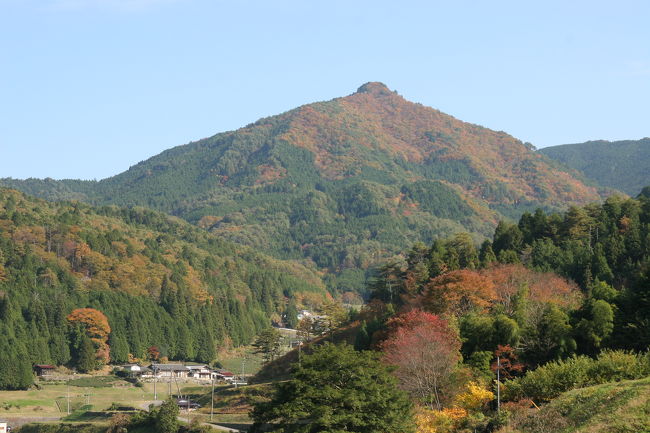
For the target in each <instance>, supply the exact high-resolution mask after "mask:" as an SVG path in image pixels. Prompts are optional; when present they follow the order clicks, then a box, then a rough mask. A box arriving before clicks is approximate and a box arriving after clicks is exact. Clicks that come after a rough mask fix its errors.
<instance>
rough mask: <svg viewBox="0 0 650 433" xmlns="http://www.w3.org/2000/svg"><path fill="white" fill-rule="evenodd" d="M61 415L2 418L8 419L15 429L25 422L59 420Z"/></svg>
mask: <svg viewBox="0 0 650 433" xmlns="http://www.w3.org/2000/svg"><path fill="white" fill-rule="evenodd" d="M60 419H61V417H59V416H29V417H27V416H26V417H2V418H0V420H2V421H6V422H7V424H8V425H9V427H11V428H12V429H15V428H17V427H20V426H22V425H25V424H31V423H34V422H52V421H58V420H60Z"/></svg>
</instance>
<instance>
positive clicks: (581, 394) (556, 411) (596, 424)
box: [500, 378, 650, 433]
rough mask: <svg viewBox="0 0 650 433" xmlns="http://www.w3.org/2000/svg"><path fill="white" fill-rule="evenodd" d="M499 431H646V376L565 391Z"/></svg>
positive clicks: (649, 428)
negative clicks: (539, 408)
mask: <svg viewBox="0 0 650 433" xmlns="http://www.w3.org/2000/svg"><path fill="white" fill-rule="evenodd" d="M500 433H650V378H645V379H640V380H629V381H623V382H614V383H606V384H603V385H596V386H590V387H587V388H581V389H576V390H573V391H569V392H566V393H564V394H562V395H561V396H560V397H558V398H557V399H555V400H553V401H552V402H550V403H549V404H547V405H545V406H544V407H542V408H541V410H533V411H529V412H527V413H519V414H517V415H515V416H514V417H513V420H512V422H511V426H510V427H508V428H505V429H503V430H501V431H500Z"/></svg>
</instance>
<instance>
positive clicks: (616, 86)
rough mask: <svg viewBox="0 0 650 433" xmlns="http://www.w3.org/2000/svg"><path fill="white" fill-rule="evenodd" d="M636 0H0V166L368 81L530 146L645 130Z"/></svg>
mask: <svg viewBox="0 0 650 433" xmlns="http://www.w3.org/2000/svg"><path fill="white" fill-rule="evenodd" d="M649 22H650V2H647V1H620V0H619V1H617V2H613V1H606V2H605V1H566V0H565V1H543V2H542V1H539V2H526V1H521V0H518V1H512V2H500V1H455V2H448V1H444V2H443V1H439V2H438V1H405V0H402V1H400V2H397V1H394V0H392V1H379V0H374V1H351V0H347V1H336V0H327V1H316V0H313V1H312V0H295V1H273V0H260V1H246V0H229V1H221V0H0V177H9V176H11V177H16V178H24V177H53V178H84V179H93V178H96V179H100V178H104V177H107V176H110V175H113V174H117V173H119V172H121V171H123V170H125V169H127V168H128V167H129V166H130V165H133V164H135V163H137V162H138V161H141V160H143V159H146V158H148V157H150V156H153V155H155V154H157V153H159V152H160V151H162V150H164V149H167V148H169V147H172V146H176V145H179V144H183V143H187V142H188V141H191V140H197V139H200V138H203V137H206V136H210V135H212V134H214V133H217V132H222V131H226V130H231V129H236V128H238V127H241V126H244V125H246V124H248V123H250V122H253V121H255V120H257V119H258V118H260V117H263V116H268V115H273V114H277V113H280V112H283V111H286V110H288V109H291V108H294V107H296V106H298V105H302V104H305V103H309V102H313V101H318V100H326V99H331V98H334V97H337V96H343V95H347V94H350V93H352V92H354V91H355V90H356V88H357V87H358V86H359V85H361V84H363V83H364V82H367V81H382V82H384V83H386V84H387V85H388V86H389V87H390V88H391V89H394V90H397V91H398V92H399V93H400V94H402V95H404V96H405V97H406V98H407V99H410V100H413V101H417V102H421V103H423V104H425V105H429V106H432V107H435V108H438V109H440V110H442V111H444V112H446V113H449V114H452V115H453V116H455V117H457V118H459V119H462V120H465V121H469V122H473V123H478V124H481V125H483V126H487V127H489V128H492V129H497V130H504V131H506V132H508V133H510V134H512V135H514V136H516V137H518V138H520V139H521V140H524V141H530V142H532V143H533V144H534V145H536V146H537V147H544V146H548V145H555V144H563V143H571V142H580V141H586V140H589V139H601V138H602V139H609V140H616V139H638V138H641V137H644V136H650V122H649V119H650V25H649V24H648V23H649Z"/></svg>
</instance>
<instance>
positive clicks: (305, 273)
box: [0, 189, 325, 385]
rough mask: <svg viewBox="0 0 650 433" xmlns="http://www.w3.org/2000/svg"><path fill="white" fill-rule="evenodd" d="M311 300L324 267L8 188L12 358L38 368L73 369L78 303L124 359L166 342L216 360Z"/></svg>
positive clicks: (4, 341) (5, 313)
mask: <svg viewBox="0 0 650 433" xmlns="http://www.w3.org/2000/svg"><path fill="white" fill-rule="evenodd" d="M304 294H309V295H308V296H312V297H313V296H319V297H323V296H325V290H324V285H323V283H322V281H321V279H320V277H319V275H317V274H316V273H315V272H314V271H313V270H310V269H308V268H306V267H304V266H302V265H300V264H298V263H295V262H284V261H280V260H277V259H273V258H270V257H268V256H265V255H263V254H261V253H258V252H255V251H253V250H251V249H250V248H248V247H245V246H241V245H240V246H237V245H233V244H232V243H230V242H227V241H224V240H223V239H221V238H219V237H218V236H215V235H213V234H210V233H207V232H206V231H204V230H201V229H199V228H197V227H194V226H192V225H190V224H188V223H187V222H185V221H183V220H180V219H178V218H174V217H170V216H168V215H165V214H162V213H159V212H154V211H150V210H146V209H142V208H133V209H123V208H117V207H115V206H110V207H102V208H92V207H90V206H88V205H84V204H79V203H50V202H45V201H43V200H40V199H33V198H30V197H28V196H25V195H23V194H21V193H19V192H17V191H13V190H7V189H0V319H1V321H0V335H1V336H2V338H0V352H2V356H7V353H10V354H11V353H13V354H14V355H16V356H17V354H23V355H22V356H23V357H24V359H23V360H24V361H27V362H29V363H30V369H31V363H53V364H65V363H68V362H70V360H71V355H72V352H73V351H72V350H71V346H70V345H71V344H72V342H71V341H70V338H71V336H70V334H69V328H68V326H67V323H66V316H67V315H68V314H69V313H70V312H71V311H72V310H73V309H75V308H85V307H92V308H95V309H98V310H100V311H102V312H103V313H104V314H105V315H106V316H107V317H108V322H109V325H110V328H111V330H112V331H111V333H110V337H109V344H110V347H111V359H112V360H113V361H116V362H126V361H128V355H129V354H133V355H134V356H136V357H142V356H144V355H145V353H146V350H147V348H148V347H150V346H157V347H158V348H159V349H160V351H161V354H162V355H163V356H167V357H169V358H170V359H179V360H200V361H202V362H208V361H210V360H212V359H214V357H215V352H216V349H217V348H218V347H220V346H225V345H228V344H233V343H234V344H243V343H248V342H250V340H251V339H252V337H253V336H254V335H256V334H257V332H258V331H259V330H260V329H263V328H265V327H268V326H269V324H270V321H271V318H273V317H275V318H278V317H279V314H280V313H281V312H283V311H284V309H285V304H286V302H287V299H288V298H297V300H298V302H300V297H301V296H303V295H304ZM9 348H10V349H9ZM2 360H5V358H2V359H0V361H2ZM1 376H2V374H0V385H2V377H1Z"/></svg>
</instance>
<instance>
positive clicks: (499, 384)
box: [497, 355, 501, 412]
mask: <svg viewBox="0 0 650 433" xmlns="http://www.w3.org/2000/svg"><path fill="white" fill-rule="evenodd" d="M497 412H501V357H500V356H499V355H497Z"/></svg>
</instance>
